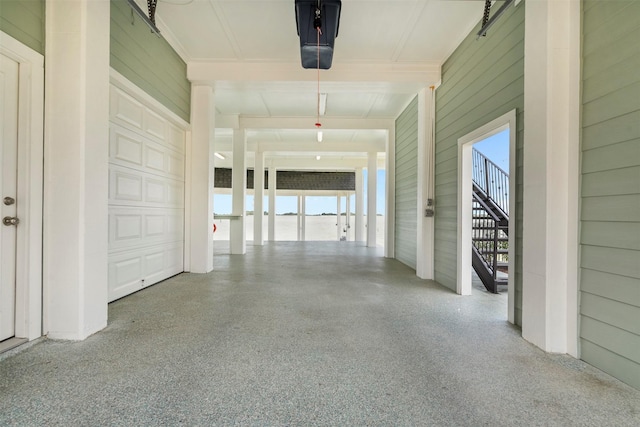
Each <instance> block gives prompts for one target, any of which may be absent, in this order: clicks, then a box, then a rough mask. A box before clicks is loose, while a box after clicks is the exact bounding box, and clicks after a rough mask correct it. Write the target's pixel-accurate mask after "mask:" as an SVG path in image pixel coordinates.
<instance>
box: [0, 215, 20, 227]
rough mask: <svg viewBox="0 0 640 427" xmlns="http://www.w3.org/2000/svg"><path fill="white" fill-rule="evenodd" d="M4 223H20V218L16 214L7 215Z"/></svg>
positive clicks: (3, 219) (3, 220)
mask: <svg viewBox="0 0 640 427" xmlns="http://www.w3.org/2000/svg"><path fill="white" fill-rule="evenodd" d="M2 223H3V224H4V225H18V224H19V223H20V220H19V219H18V218H17V217H15V216H5V217H4V218H2Z"/></svg>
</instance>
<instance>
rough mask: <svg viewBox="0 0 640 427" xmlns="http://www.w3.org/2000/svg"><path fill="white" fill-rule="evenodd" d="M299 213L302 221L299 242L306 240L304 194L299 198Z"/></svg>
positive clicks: (305, 204)
mask: <svg viewBox="0 0 640 427" xmlns="http://www.w3.org/2000/svg"><path fill="white" fill-rule="evenodd" d="M300 212H301V214H302V221H301V223H300V240H301V241H303V242H304V241H305V240H307V196H305V195H304V194H303V195H301V196H300Z"/></svg>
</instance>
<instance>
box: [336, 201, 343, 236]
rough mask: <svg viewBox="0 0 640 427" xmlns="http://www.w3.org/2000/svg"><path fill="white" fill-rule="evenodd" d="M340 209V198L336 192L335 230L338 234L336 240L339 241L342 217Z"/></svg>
mask: <svg viewBox="0 0 640 427" xmlns="http://www.w3.org/2000/svg"><path fill="white" fill-rule="evenodd" d="M341 210H342V198H341V197H340V194H339V193H338V194H337V195H336V231H337V236H338V241H340V237H342V234H341V233H342V217H341V216H340V211H341Z"/></svg>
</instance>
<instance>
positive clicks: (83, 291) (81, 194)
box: [43, 0, 110, 340]
mask: <svg viewBox="0 0 640 427" xmlns="http://www.w3.org/2000/svg"><path fill="white" fill-rule="evenodd" d="M46 9H47V19H46V39H47V45H46V62H47V65H46V69H45V81H46V83H45V90H46V92H45V97H44V99H45V106H44V107H45V129H44V132H45V135H44V138H45V144H44V146H45V153H44V156H45V161H44V168H45V169H44V180H45V181H44V198H45V200H44V228H43V235H44V236H43V246H44V248H43V263H44V271H43V281H44V283H43V285H44V286H43V287H44V301H43V310H44V331H43V333H44V334H46V335H48V336H49V337H51V338H54V339H68V340H82V339H85V338H86V337H88V336H89V335H91V334H93V333H95V332H97V331H99V330H100V329H102V328H104V327H105V326H107V300H108V296H107V276H108V271H107V254H108V228H109V225H108V213H107V212H108V211H107V201H108V198H109V194H108V187H109V184H108V161H109V154H108V152H109V148H108V147H109V102H108V100H109V25H110V24H109V22H110V21H109V18H110V4H109V2H103V1H89V0H77V1H51V0H47V2H46ZM97 101H99V102H97Z"/></svg>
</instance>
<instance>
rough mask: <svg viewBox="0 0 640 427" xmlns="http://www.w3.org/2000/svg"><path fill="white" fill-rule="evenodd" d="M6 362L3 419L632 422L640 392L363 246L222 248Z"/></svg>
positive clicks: (484, 297)
mask: <svg viewBox="0 0 640 427" xmlns="http://www.w3.org/2000/svg"><path fill="white" fill-rule="evenodd" d="M109 317H110V321H109V326H108V327H107V328H106V329H105V330H104V331H102V332H100V333H98V334H95V335H94V336H92V337H90V338H88V339H87V340H85V341H83V342H77V343H69V342H56V341H51V340H42V341H41V342H39V343H36V344H34V345H29V346H27V347H26V348H25V347H23V348H21V349H19V350H17V351H16V350H13V351H11V352H10V354H5V355H4V356H3V357H2V360H1V361H0V425H64V426H71V425H83V426H96V425H114V426H118V425H122V426H134V425H136V426H139V425H178V424H182V425H202V426H209V425H252V426H284V425H290V426H311V425H322V426H352V425H353V426H363V425H392V426H417V425H456V426H500V425H504V426H506V425H526V426H533V425H536V426H543V425H544V426H553V425H562V426H567V425H576V426H604V425H611V426H638V425H640V391H638V390H634V389H632V388H630V387H627V386H625V385H624V384H622V383H621V382H619V381H617V380H615V379H613V378H611V377H609V376H607V375H605V374H603V373H601V372H600V371H598V370H596V369H594V368H592V367H590V366H589V365H586V364H584V363H582V362H580V361H577V360H575V359H572V358H570V357H568V356H558V355H548V354H545V353H543V352H542V351H540V350H537V349H536V348H534V347H533V346H531V345H530V344H528V343H527V342H525V341H524V340H522V338H521V337H520V332H519V330H518V329H517V328H514V327H512V326H510V325H509V324H507V323H506V321H505V318H506V306H505V298H504V297H502V296H498V298H496V296H495V295H492V294H489V293H486V292H484V293H483V292H475V295H474V296H471V297H460V296H457V295H455V294H454V293H452V292H451V291H449V290H447V289H444V288H442V287H440V286H439V285H437V284H435V283H433V282H429V281H423V280H419V279H418V278H416V276H415V274H414V272H413V271H412V270H411V269H409V268H407V267H405V266H404V265H402V264H400V263H399V262H397V261H394V260H388V259H384V258H380V257H377V256H376V252H375V250H372V249H367V248H364V247H361V246H357V245H356V244H354V243H345V242H341V243H338V242H336V243H318V242H307V243H305V242H301V243H294V242H291V243H288V242H278V243H269V244H268V245H266V246H264V247H260V248H258V247H251V246H250V247H249V248H248V254H247V255H246V256H230V255H219V256H217V257H216V270H215V272H213V273H211V274H206V275H195V274H182V275H179V276H176V277H175V278H173V279H170V280H167V281H165V282H163V283H160V284H157V285H155V286H153V287H151V288H148V289H146V290H144V291H141V292H139V293H137V294H134V295H132V296H129V297H127V298H124V299H122V300H119V301H117V302H115V303H113V304H111V305H110V307H109Z"/></svg>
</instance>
